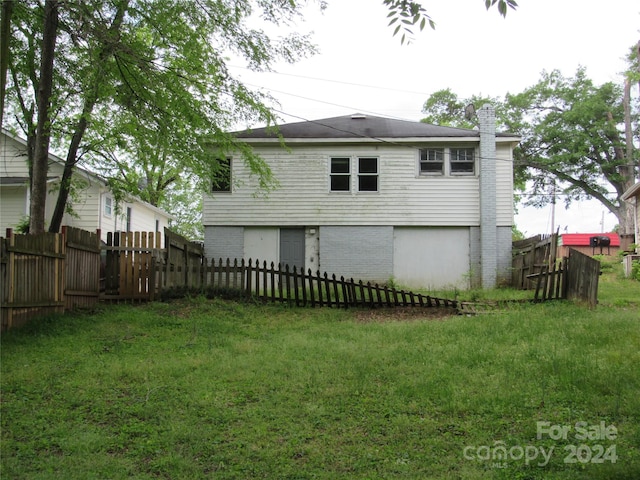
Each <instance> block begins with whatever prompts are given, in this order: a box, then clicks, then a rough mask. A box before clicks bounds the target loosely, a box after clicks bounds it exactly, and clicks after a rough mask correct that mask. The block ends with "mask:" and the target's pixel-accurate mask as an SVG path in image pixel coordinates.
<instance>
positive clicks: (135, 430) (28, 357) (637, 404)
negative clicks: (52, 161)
mask: <svg viewBox="0 0 640 480" xmlns="http://www.w3.org/2000/svg"><path fill="white" fill-rule="evenodd" d="M601 292H602V293H601V301H600V305H599V306H598V307H597V308H595V309H588V308H586V307H583V306H580V305H575V304H572V303H569V302H553V303H547V304H515V305H512V306H507V307H504V309H503V310H499V311H496V312H492V313H491V314H486V315H480V316H476V317H464V316H454V317H448V318H429V317H427V316H424V317H419V316H417V317H414V318H407V317H403V318H402V319H394V318H393V317H392V316H390V317H386V318H385V317H384V316H383V317H379V316H374V317H373V318H369V317H367V316H364V319H363V315H362V312H357V311H352V310H349V311H344V310H335V309H328V308H325V309H315V310H313V309H295V308H286V307H281V306H263V305H254V304H244V303H239V302H232V301H223V300H205V299H202V298H194V299H188V300H184V301H174V302H169V303H154V304H149V305H143V306H109V307H103V308H102V309H101V310H100V311H98V312H96V313H94V314H91V315H89V314H85V315H73V316H65V317H57V318H48V319H44V320H41V321H37V322H34V323H33V324H32V325H30V326H28V327H26V328H24V329H22V330H19V331H15V332H9V333H7V334H4V335H3V338H2V351H1V360H2V365H1V373H2V377H1V379H0V380H1V387H2V412H1V413H2V416H1V425H2V445H1V451H0V453H1V464H0V465H1V467H2V470H1V471H0V477H1V478H12V479H22V478H24V479H50V478H60V479H87V478H96V479H98V478H99V479H102V478H114V479H118V478H141V479H144V478H149V479H155V478H171V479H178V478H180V479H181V478H193V479H196V478H216V479H218V478H220V479H227V478H234V479H235V478H237V479H244V478H247V479H253V478H269V479H274V478H275V479H284V478H286V479H311V478H320V479H338V478H345V479H346V478H358V479H378V478H410V479H413V478H443V479H444V478H462V479H475V478H477V479H480V478H482V479H484V478H497V479H518V478H519V479H543V478H544V479H548V478H551V479H608V478H611V479H614V478H615V479H624V478H628V479H636V478H640V449H639V448H640V447H639V445H640V373H639V370H640V369H639V368H638V365H640V351H639V349H638V346H639V345H640V323H639V322H640V303H639V299H640V283H638V282H632V281H628V280H627V281H624V280H623V279H621V278H620V277H619V276H618V274H617V273H616V272H615V271H611V272H610V273H607V274H606V275H603V279H602V281H601ZM538 421H541V422H550V424H551V425H559V426H570V427H571V428H572V430H571V431H570V432H569V435H568V438H567V439H566V440H565V439H559V440H553V439H551V438H548V436H545V437H544V438H541V439H538V438H537V437H536V434H537V431H536V425H537V424H536V422H538ZM579 421H584V422H587V425H588V426H590V427H591V426H596V425H599V424H600V422H604V423H605V424H606V425H613V426H615V428H616V429H617V432H618V435H617V438H615V439H614V440H608V439H607V440H589V439H587V440H578V439H576V438H575V435H576V431H575V424H576V422H579ZM571 444H575V445H576V446H578V445H579V444H584V445H586V446H587V447H588V448H589V451H594V452H595V451H596V449H597V448H598V445H602V446H603V447H609V446H611V445H615V451H616V454H617V459H616V461H615V463H613V462H611V461H610V460H611V459H610V458H609V459H608V460H605V461H604V463H601V464H598V463H580V462H578V463H574V464H566V463H564V460H565V458H570V457H567V456H568V455H569V453H570V451H569V450H566V448H570V447H568V446H569V445H571ZM498 445H503V446H506V448H507V449H508V450H509V449H514V450H513V452H517V449H518V448H520V447H521V448H523V449H524V448H526V447H532V448H535V449H539V448H544V449H545V451H548V450H549V448H552V447H553V449H554V451H553V454H552V456H551V459H550V461H549V463H548V464H547V465H544V466H539V465H538V463H539V462H540V461H541V457H540V458H538V459H536V460H534V461H532V462H525V459H517V458H516V459H513V458H508V459H507V460H506V461H497V460H491V459H489V460H485V459H484V457H483V455H484V453H482V454H481V455H478V454H479V453H480V452H484V451H485V450H483V447H490V448H491V449H493V448H494V447H496V446H498ZM467 447H469V448H472V450H469V449H468V448H467ZM465 448H467V450H465ZM585 449H586V447H583V450H582V452H583V453H584V452H585V451H586V450H585ZM469 452H473V454H471V455H470V458H472V459H468V458H466V457H469ZM465 453H467V455H466V456H465Z"/></svg>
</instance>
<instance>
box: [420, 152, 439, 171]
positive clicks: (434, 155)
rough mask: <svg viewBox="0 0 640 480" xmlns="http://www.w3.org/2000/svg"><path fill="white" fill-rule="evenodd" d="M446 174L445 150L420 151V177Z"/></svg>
mask: <svg viewBox="0 0 640 480" xmlns="http://www.w3.org/2000/svg"><path fill="white" fill-rule="evenodd" d="M442 174H444V148H423V149H421V150H420V175H442Z"/></svg>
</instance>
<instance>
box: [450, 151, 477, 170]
mask: <svg viewBox="0 0 640 480" xmlns="http://www.w3.org/2000/svg"><path fill="white" fill-rule="evenodd" d="M450 152H451V153H450V156H451V173H452V174H456V173H469V174H472V173H474V171H475V168H474V166H475V150H474V149H473V148H452V149H451V150H450Z"/></svg>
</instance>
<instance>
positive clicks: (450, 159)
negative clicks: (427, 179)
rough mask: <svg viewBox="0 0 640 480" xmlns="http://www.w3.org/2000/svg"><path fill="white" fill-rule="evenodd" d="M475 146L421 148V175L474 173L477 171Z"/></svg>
mask: <svg viewBox="0 0 640 480" xmlns="http://www.w3.org/2000/svg"><path fill="white" fill-rule="evenodd" d="M475 165H476V161H475V149H474V148H457V147H456V148H445V147H443V148H421V149H420V150H419V174H420V175H473V174H474V173H475Z"/></svg>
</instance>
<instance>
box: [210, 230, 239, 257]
mask: <svg viewBox="0 0 640 480" xmlns="http://www.w3.org/2000/svg"><path fill="white" fill-rule="evenodd" d="M204 253H205V255H206V257H207V258H215V259H216V260H217V259H218V258H222V259H223V260H226V259H227V258H231V259H234V258H237V259H241V258H243V257H244V228H243V227H211V226H208V227H205V229H204Z"/></svg>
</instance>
